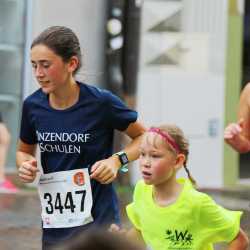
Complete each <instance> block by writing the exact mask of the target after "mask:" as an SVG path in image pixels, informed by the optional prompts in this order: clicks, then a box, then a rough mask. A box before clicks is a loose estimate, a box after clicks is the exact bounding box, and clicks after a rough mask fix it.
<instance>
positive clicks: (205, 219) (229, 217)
mask: <svg viewBox="0 0 250 250" xmlns="http://www.w3.org/2000/svg"><path fill="white" fill-rule="evenodd" d="M140 151H141V152H140V170H141V174H142V177H143V180H141V181H139V182H138V183H137V185H136V187H135V191H134V200H133V202H132V203H131V204H129V205H128V206H127V214H128V217H129V219H130V221H131V222H132V224H133V226H134V228H133V229H131V230H130V231H129V235H130V236H133V237H136V238H137V239H138V238H143V240H144V242H145V243H146V245H148V246H149V247H150V249H151V248H152V249H153V250H167V249H195V250H208V249H213V243H216V242H227V243H228V249H230V250H233V249H237V250H240V249H247V246H248V238H247V236H246V234H245V233H244V232H243V231H242V229H241V228H240V217H241V215H242V212H239V211H229V210H227V209H225V208H223V207H221V206H219V205H217V204H216V203H215V202H214V201H213V200H212V199H211V198H210V197H209V196H208V195H206V194H204V193H200V192H198V191H197V190H195V189H194V188H193V184H194V180H193V179H192V177H191V175H190V173H189V171H188V169H187V167H186V163H187V158H188V153H189V149H188V141H187V140H186V138H185V137H184V135H183V133H182V131H181V130H180V129H179V128H178V127H176V126H172V125H171V126H170V125H167V126H162V127H159V128H151V129H149V131H147V132H146V133H145V135H144V138H143V140H142V143H141V147H140ZM182 166H184V168H185V170H186V172H187V174H188V177H189V179H177V178H176V173H177V171H178V170H179V169H180V168H181V167H182Z"/></svg>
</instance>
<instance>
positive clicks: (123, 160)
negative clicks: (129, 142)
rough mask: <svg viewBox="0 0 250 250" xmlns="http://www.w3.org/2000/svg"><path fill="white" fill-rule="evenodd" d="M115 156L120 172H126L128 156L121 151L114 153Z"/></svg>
mask: <svg viewBox="0 0 250 250" xmlns="http://www.w3.org/2000/svg"><path fill="white" fill-rule="evenodd" d="M115 155H117V156H118V159H119V161H120V163H121V168H120V171H122V172H124V173H125V172H128V163H129V160H128V156H127V154H126V153H125V152H123V151H120V152H117V153H115Z"/></svg>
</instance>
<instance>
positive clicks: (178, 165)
mask: <svg viewBox="0 0 250 250" xmlns="http://www.w3.org/2000/svg"><path fill="white" fill-rule="evenodd" d="M185 160H186V156H185V155H184V154H178V155H177V157H176V164H175V169H176V170H178V169H180V168H181V167H182V166H183V165H184V162H185Z"/></svg>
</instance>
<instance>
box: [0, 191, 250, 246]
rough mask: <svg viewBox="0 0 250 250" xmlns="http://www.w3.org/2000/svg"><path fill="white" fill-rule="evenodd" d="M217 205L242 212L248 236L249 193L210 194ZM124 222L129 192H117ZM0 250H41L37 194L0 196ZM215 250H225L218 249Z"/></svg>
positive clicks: (221, 192) (243, 223)
mask: <svg viewBox="0 0 250 250" xmlns="http://www.w3.org/2000/svg"><path fill="white" fill-rule="evenodd" d="M205 192H207V193H209V194H210V195H211V196H212V197H213V198H214V199H215V200H216V202H217V203H219V204H221V205H223V206H224V207H227V208H229V209H233V210H243V211H244V215H243V217H242V221H241V222H242V227H243V229H245V230H246V231H247V233H248V235H249V236H250V192H248V191H247V190H244V191H225V190H223V191H222V190H217V191H211V190H210V191H209V190H205ZM119 197H120V198H121V210H122V217H123V222H124V223H125V224H127V221H126V216H124V205H125V204H127V203H128V202H129V201H130V200H131V190H127V191H126V192H121V193H119ZM0 225H1V226H0V227H1V228H0V250H40V249H41V246H40V242H41V230H40V204H39V198H38V196H37V192H36V191H34V190H33V191H21V192H20V193H19V194H0ZM216 249H220V250H221V249H225V247H224V246H218V247H216Z"/></svg>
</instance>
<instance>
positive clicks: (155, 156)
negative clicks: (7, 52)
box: [152, 155, 161, 158]
mask: <svg viewBox="0 0 250 250" xmlns="http://www.w3.org/2000/svg"><path fill="white" fill-rule="evenodd" d="M152 157H153V158H160V157H161V156H160V155H152Z"/></svg>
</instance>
